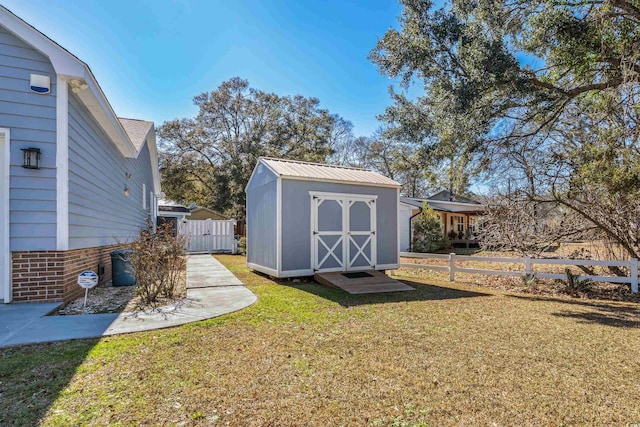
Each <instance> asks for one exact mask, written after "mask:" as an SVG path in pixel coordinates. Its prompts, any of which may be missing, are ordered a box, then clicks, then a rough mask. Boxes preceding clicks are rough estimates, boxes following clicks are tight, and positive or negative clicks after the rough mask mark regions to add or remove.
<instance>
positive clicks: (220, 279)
mask: <svg viewBox="0 0 640 427" xmlns="http://www.w3.org/2000/svg"><path fill="white" fill-rule="evenodd" d="M225 286H244V284H243V283H242V282H241V281H240V280H238V278H237V277H236V276H234V275H233V274H231V272H230V271H229V270H227V268H226V267H225V266H224V265H222V264H221V263H220V262H219V261H218V260H217V259H215V258H214V257H212V256H211V255H189V256H188V257H187V289H194V288H212V287H225Z"/></svg>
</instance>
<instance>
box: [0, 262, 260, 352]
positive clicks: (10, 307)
mask: <svg viewBox="0 0 640 427" xmlns="http://www.w3.org/2000/svg"><path fill="white" fill-rule="evenodd" d="M256 301H257V298H256V296H255V295H254V294H253V293H252V292H251V291H250V290H249V289H247V288H246V287H245V286H244V285H243V284H242V282H240V281H239V280H238V279H237V278H236V277H235V276H234V275H233V274H231V272H230V271H229V270H227V269H226V267H224V266H223V265H222V264H220V262H218V260H216V259H215V258H213V257H212V256H211V255H190V256H189V257H188V258H187V298H186V299H185V300H183V301H180V302H178V303H176V304H171V305H168V306H164V307H159V308H157V309H153V310H147V311H143V312H140V311H139V312H132V313H113V314H81V315H73V316H46V315H47V314H48V313H50V312H52V311H53V310H55V309H56V308H57V307H58V306H59V305H60V304H58V303H47V304H4V305H0V347H5V346H11V345H18V344H31V343H39V342H49V341H60V340H68V339H77V338H94V337H100V336H106V335H115V334H125V333H129V332H140V331H149V330H152V329H160V328H167V327H170V326H177V325H183V324H185V323H191V322H196V321H199V320H205V319H210V318H212V317H217V316H221V315H223V314H227V313H232V312H234V311H237V310H240V309H243V308H245V307H248V306H250V305H251V304H253V303H254V302H256Z"/></svg>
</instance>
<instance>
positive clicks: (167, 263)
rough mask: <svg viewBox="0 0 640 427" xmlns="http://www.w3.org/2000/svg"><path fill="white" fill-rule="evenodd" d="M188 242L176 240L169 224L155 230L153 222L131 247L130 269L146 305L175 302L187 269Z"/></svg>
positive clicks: (179, 237) (137, 292) (148, 224)
mask: <svg viewBox="0 0 640 427" xmlns="http://www.w3.org/2000/svg"><path fill="white" fill-rule="evenodd" d="M184 247H185V238H184V237H183V236H179V235H178V236H174V235H173V229H172V227H171V226H170V224H163V225H161V226H158V227H157V229H156V230H154V227H153V224H152V223H151V222H148V223H147V226H146V227H145V228H143V229H142V230H140V235H139V236H138V238H137V239H136V240H134V241H133V242H132V243H131V249H133V253H132V254H131V259H130V261H131V266H132V267H133V271H134V272H135V276H136V294H137V295H139V296H140V298H141V299H142V302H143V303H144V304H147V305H149V304H153V303H155V302H156V301H157V300H158V297H160V296H163V297H167V298H172V297H173V296H175V293H176V289H177V287H178V285H179V284H180V281H181V280H182V277H183V271H184V269H185V259H184V255H185V250H184Z"/></svg>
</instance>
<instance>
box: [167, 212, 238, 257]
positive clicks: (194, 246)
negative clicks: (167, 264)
mask: <svg viewBox="0 0 640 427" xmlns="http://www.w3.org/2000/svg"><path fill="white" fill-rule="evenodd" d="M235 225H236V220H235V219H231V220H213V219H203V220H187V221H185V222H182V223H180V225H179V227H178V232H179V233H180V234H181V235H183V236H185V237H186V238H187V251H188V252H231V253H233V254H235V253H236V252H237V249H238V243H237V242H236V239H235V235H234V226H235Z"/></svg>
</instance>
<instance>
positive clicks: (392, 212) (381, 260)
mask: <svg viewBox="0 0 640 427" xmlns="http://www.w3.org/2000/svg"><path fill="white" fill-rule="evenodd" d="M309 191H320V192H327V193H346V194H366V195H373V196H378V199H377V201H376V206H377V210H376V228H377V230H376V236H377V240H376V244H377V264H395V263H397V262H398V230H397V221H398V193H397V190H396V189H395V188H385V187H372V186H360V185H350V184H333V183H326V182H313V181H299V180H287V179H283V181H282V270H283V271H287V270H304V269H311V268H312V266H311V199H310V195H309Z"/></svg>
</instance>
